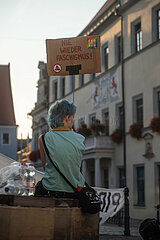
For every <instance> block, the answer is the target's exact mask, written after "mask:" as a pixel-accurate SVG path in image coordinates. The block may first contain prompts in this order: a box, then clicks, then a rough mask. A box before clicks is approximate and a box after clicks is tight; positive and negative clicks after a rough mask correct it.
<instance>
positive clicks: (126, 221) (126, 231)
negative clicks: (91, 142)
mask: <svg viewBox="0 0 160 240" xmlns="http://www.w3.org/2000/svg"><path fill="white" fill-rule="evenodd" d="M120 17H121V44H122V46H121V67H122V68H121V71H122V72H121V78H122V104H123V167H124V186H125V190H124V191H125V202H124V208H125V218H124V234H125V235H126V236H130V216H129V199H128V197H129V189H128V188H127V187H126V186H127V167H126V114H125V83H124V43H123V38H124V27H123V26H124V21H123V16H122V15H120Z"/></svg>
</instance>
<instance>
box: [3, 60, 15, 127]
mask: <svg viewBox="0 0 160 240" xmlns="http://www.w3.org/2000/svg"><path fill="white" fill-rule="evenodd" d="M0 125H16V120H15V114H14V106H13V99H12V88H11V82H10V64H8V65H0Z"/></svg>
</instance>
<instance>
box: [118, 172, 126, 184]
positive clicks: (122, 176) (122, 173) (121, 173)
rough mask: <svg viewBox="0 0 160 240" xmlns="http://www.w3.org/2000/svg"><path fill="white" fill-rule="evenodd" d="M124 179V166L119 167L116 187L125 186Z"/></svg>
mask: <svg viewBox="0 0 160 240" xmlns="http://www.w3.org/2000/svg"><path fill="white" fill-rule="evenodd" d="M124 180H125V177H124V168H119V181H118V184H119V185H118V187H119V188H123V187H124V186H125V184H124Z"/></svg>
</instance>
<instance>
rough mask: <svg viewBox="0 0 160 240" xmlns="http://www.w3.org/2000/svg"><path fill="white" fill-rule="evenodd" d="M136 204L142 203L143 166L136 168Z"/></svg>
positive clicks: (143, 199)
mask: <svg viewBox="0 0 160 240" xmlns="http://www.w3.org/2000/svg"><path fill="white" fill-rule="evenodd" d="M136 171H137V173H136V185H137V205H144V203H145V197H144V195H145V194H144V167H137V168H136Z"/></svg>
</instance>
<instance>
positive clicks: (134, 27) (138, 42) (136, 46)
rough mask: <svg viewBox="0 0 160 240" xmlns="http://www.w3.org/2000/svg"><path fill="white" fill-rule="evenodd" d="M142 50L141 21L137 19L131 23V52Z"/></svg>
mask: <svg viewBox="0 0 160 240" xmlns="http://www.w3.org/2000/svg"><path fill="white" fill-rule="evenodd" d="M140 50H142V30H141V21H140V19H137V20H136V21H134V22H133V23H131V52H132V54H133V53H135V52H139V51H140Z"/></svg>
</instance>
